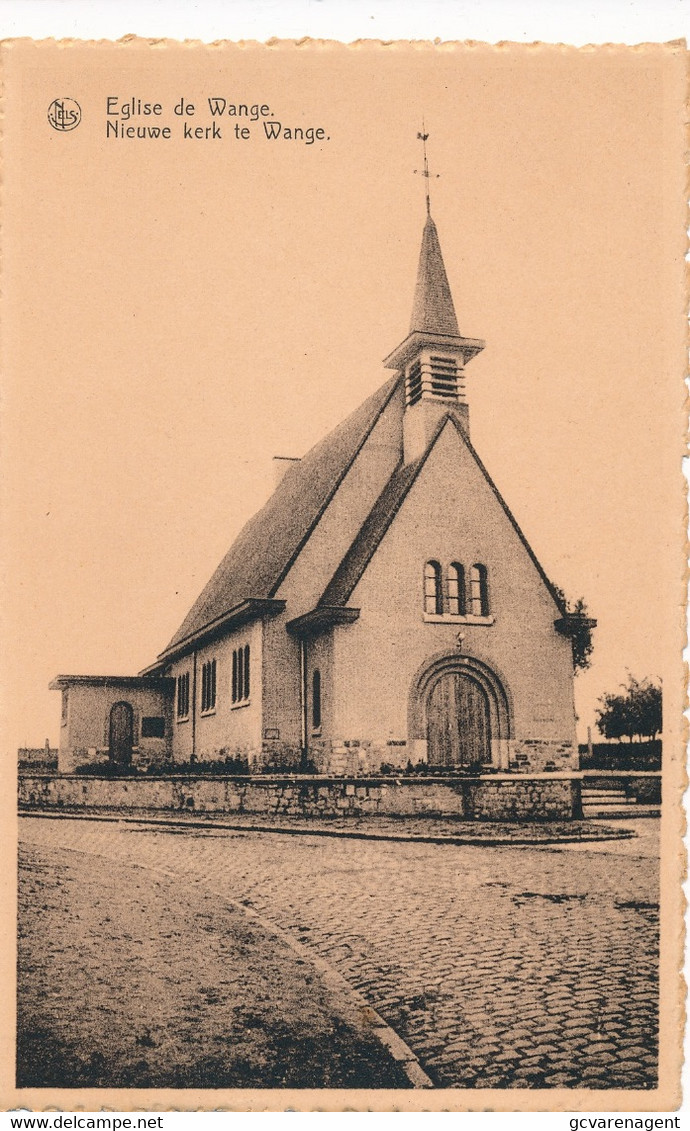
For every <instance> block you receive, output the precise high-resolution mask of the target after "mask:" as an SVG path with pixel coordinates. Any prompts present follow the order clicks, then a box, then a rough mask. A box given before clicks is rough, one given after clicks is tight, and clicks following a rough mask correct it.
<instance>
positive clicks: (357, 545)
mask: <svg viewBox="0 0 690 1131" xmlns="http://www.w3.org/2000/svg"><path fill="white" fill-rule="evenodd" d="M447 424H451V425H452V426H454V427H455V429H456V431H457V433H458V435H459V436H460V438H461V440H462V441H463V443H464V444H466V445H467V448H468V450H469V452H470V454H471V455H472V457H473V458H474V460H475V461H476V463H477V466H478V467H479V470H480V471H481V473H482V475H483V476H484V478H485V479H486V482H487V483H488V485H489V487H490V488H491V490H492V492H493V494H494V495H495V497H496V499H497V500H498V502H499V504H500V505H501V507H502V508H503V510H504V512H505V514H506V517H507V518H508V520H509V522H510V524H511V525H512V527H513V529H514V530H515V533H516V534H517V536H518V538H519V539H520V541H521V542H522V544H523V546H524V547H525V549H526V551H527V553H528V554H529V556H530V558H531V559H532V562H533V563H534V565H535V567H536V569H537V572H538V573H539V576H540V577H541V579H542V581H543V582H544V584H545V585H546V588H547V589H548V591H549V593H550V594H551V597H552V598H553V600H554V602H555V604H556V607H557V608H558V610H559V611H560V612H563V602H562V599H561V597H560V594H559V593H558V591H557V589H556V588H555V586H554V585H553V584H552V582H551V581H549V578H548V577H547V576H546V573H545V572H544V570H543V568H542V565H541V563H540V562H539V560H538V558H537V556H536V554H535V553H534V550H533V549H532V547H531V546H530V544H529V542H528V541H527V539H526V538H525V535H524V534H523V533H522V530H521V529H520V527H519V526H518V524H517V522H516V521H515V518H514V517H513V514H512V512H511V511H510V509H509V507H508V504H507V503H506V501H505V500H504V498H503V496H502V495H501V493H500V491H499V490H498V487H497V486H496V484H495V483H494V481H493V479H492V478H491V476H490V475H489V473H488V471H487V470H486V468H485V467H484V464H483V463H482V461H481V459H480V458H479V456H478V454H477V452H476V451H475V449H474V448H473V447H472V444H471V443H470V441H469V439H468V437H467V435H466V434H465V432H464V431H463V429H462V428H461V426H460V424H459V422H458V421H457V419H456V418H455V416H453V415H452V414H451V413H447V414H446V415H445V416H443V417H442V418H441V420H440V421H439V423H438V426H437V428H436V429H435V431H434V434H433V436H432V438H431V440H430V441H429V444H428V445H427V448H426V450H425V452H424V453H423V455H422V456H420V457H419V459H416V460H414V461H413V462H412V463H409V464H405V465H401V466H400V467H398V468H397V469H396V470H395V471H394V472H393V474H392V476H391V478H390V479H389V481H388V483H387V484H386V486H385V487H384V489H383V492H382V493H381V495H380V496H379V498H378V499H377V500H376V502H375V503H374V506H373V507H372V509H371V511H370V512H369V515H368V516H367V518H366V519H365V521H364V523H363V525H362V527H361V528H360V530H359V532H358V534H357V535H356V537H355V539H354V541H353V542H352V545H351V546H350V548H349V550H348V551H347V552H346V554H345V556H344V558H343V559H342V561H341V563H340V565H339V566H338V568H337V570H336V571H335V573H334V575H333V577H332V578H331V580H330V581H329V583H328V585H327V586H326V589H325V590H324V592H323V594H322V596H321V597H320V598H319V602H318V604H319V606H329V607H333V606H338V605H346V604H347V602H348V600H349V599H350V596H351V594H352V592H353V590H354V588H355V586H356V585H357V582H358V581H359V580H360V578H361V577H362V575H363V573H364V571H365V569H366V568H367V566H368V564H369V562H370V561H371V559H372V558H373V556H374V554H375V553H376V550H377V549H378V547H379V545H380V544H381V541H382V539H383V537H384V535H385V533H386V531H387V530H388V528H389V526H390V524H391V522H392V521H393V519H394V518H395V516H396V514H397V513H398V511H399V510H400V507H401V506H402V504H403V502H404V500H405V498H406V497H407V494H408V493H409V490H410V488H411V487H412V484H413V483H414V481H415V479H416V478H417V476H418V475H419V472H420V471H421V469H422V467H423V466H424V463H425V462H426V460H427V458H428V456H429V453H430V452H431V450H432V448H433V447H434V444H435V443H436V441H437V440H438V438H439V436H440V434H441V432H442V431H443V429H444V428H445V426H446V425H447Z"/></svg>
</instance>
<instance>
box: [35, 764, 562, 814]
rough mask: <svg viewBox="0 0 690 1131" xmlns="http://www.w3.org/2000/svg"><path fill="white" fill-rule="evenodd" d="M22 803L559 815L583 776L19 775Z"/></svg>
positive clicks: (292, 811) (247, 810) (278, 811)
mask: <svg viewBox="0 0 690 1131" xmlns="http://www.w3.org/2000/svg"><path fill="white" fill-rule="evenodd" d="M19 805H20V808H22V809H31V808H41V809H45V808H59V809H99V808H103V809H123V810H126V809H136V810H142V809H143V810H151V811H163V812H166V811H167V812H180V811H183V812H195V813H254V814H257V815H264V816H266V817H270V816H271V815H272V814H281V815H287V816H295V817H343V816H353V817H359V816H363V815H366V814H369V815H371V816H376V815H377V814H381V815H385V816H387V817H390V816H395V817H406V816H413V815H415V814H420V813H424V814H427V815H429V816H439V817H464V818H466V819H478V820H482V819H483V820H494V821H496V820H526V819H529V818H536V819H549V818H551V819H564V818H569V817H573V816H574V817H579V816H580V815H581V804H580V782H579V780H578V779H577V778H573V777H570V776H569V775H556V774H544V775H541V774H535V775H527V774H520V775H519V776H518V777H515V776H512V777H511V776H510V775H508V774H492V775H491V776H486V777H475V778H454V779H451V778H440V777H439V778H425V779H421V780H420V779H417V780H415V779H411V778H400V779H395V778H390V777H375V778H374V777H372V778H365V779H363V778H357V779H355V780H350V781H348V780H347V779H343V778H326V777H302V778H297V777H293V776H281V777H268V776H267V777H265V778H247V777H221V776H217V777H215V776H213V777H211V776H209V775H208V774H205V775H204V776H203V777H202V776H199V777H191V776H184V777H183V776H170V777H165V778H158V777H151V778H145V777H128V778H106V777H102V778H99V777H81V776H78V775H76V774H65V775H62V776H57V775H54V776H53V775H39V774H35V775H22V776H21V777H20V779H19Z"/></svg>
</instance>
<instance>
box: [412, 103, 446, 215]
mask: <svg viewBox="0 0 690 1131" xmlns="http://www.w3.org/2000/svg"><path fill="white" fill-rule="evenodd" d="M428 137H429V135H428V133H426V132H425V130H424V120H423V119H422V132H421V133H419V134H417V140H418V141H421V143H422V148H423V152H424V168H423V169H415V173H419V174H420V175H421V176H422V177H426V211H427V216H430V215H431V199H430V196H429V178H430V177H432V176H433V177H436V178H438V177H440V176H441V174H440V173H430V172H429V162H428V161H427V157H426V143H427V138H428Z"/></svg>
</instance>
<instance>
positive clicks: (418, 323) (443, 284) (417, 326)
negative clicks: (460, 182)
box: [410, 213, 460, 337]
mask: <svg viewBox="0 0 690 1131" xmlns="http://www.w3.org/2000/svg"><path fill="white" fill-rule="evenodd" d="M415 330H417V331H418V332H420V333H422V334H452V335H454V336H455V337H459V336H460V331H459V329H458V320H457V318H456V316H455V307H454V306H453V296H452V294H451V293H450V286H449V285H448V276H447V275H446V268H445V265H444V263H443V256H442V255H441V245H440V243H439V242H438V232H437V231H436V225H435V224H434V221H433V220H432V219H431V213H429V215H428V216H427V218H426V224H425V225H424V232H423V235H422V247H421V250H420V252H419V266H418V267H417V285H416V287H415V291H414V302H413V304H412V318H411V320H410V333H411V334H414V332H415Z"/></svg>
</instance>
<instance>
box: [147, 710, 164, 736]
mask: <svg viewBox="0 0 690 1131" xmlns="http://www.w3.org/2000/svg"><path fill="white" fill-rule="evenodd" d="M141 737H142V738H165V719H163V718H160V717H158V716H153V715H152V716H149V717H146V716H144V718H143V719H142V720H141Z"/></svg>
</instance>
